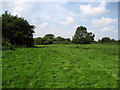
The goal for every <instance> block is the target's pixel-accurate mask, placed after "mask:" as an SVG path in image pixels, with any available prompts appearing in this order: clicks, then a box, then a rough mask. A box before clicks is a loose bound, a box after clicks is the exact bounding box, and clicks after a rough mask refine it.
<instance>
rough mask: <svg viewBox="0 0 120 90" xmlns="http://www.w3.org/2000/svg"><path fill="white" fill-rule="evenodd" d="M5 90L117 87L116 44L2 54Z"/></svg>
mask: <svg viewBox="0 0 120 90" xmlns="http://www.w3.org/2000/svg"><path fill="white" fill-rule="evenodd" d="M2 64H3V66H2V72H3V74H2V75H3V76H2V78H3V80H2V81H3V88H15V87H16V88H117V87H118V83H117V82H118V76H117V75H118V46H117V45H105V44H104V45H102V44H89V45H74V44H71V45H65V44H61V45H40V46H37V48H17V49H16V50H15V51H11V50H9V51H3V57H2Z"/></svg>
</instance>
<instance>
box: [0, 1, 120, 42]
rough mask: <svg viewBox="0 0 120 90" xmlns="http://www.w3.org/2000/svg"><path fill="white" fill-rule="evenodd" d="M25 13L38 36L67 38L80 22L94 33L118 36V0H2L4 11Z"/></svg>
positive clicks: (99, 35)
mask: <svg viewBox="0 0 120 90" xmlns="http://www.w3.org/2000/svg"><path fill="white" fill-rule="evenodd" d="M6 10H7V11H9V12H10V13H11V14H12V15H18V16H19V17H24V18H25V19H26V20H27V21H28V22H29V24H32V25H35V27H36V28H35V29H34V31H35V33H34V38H35V37H43V36H44V35H45V34H54V35H55V36H56V37H57V36H62V37H65V38H71V39H72V36H74V34H75V31H76V28H77V27H78V26H85V27H86V28H87V31H88V32H92V33H93V34H95V40H98V39H101V38H103V37H110V38H111V39H116V40H117V39H118V2H105V1H102V2H70V1H68V0H65V1H64V2H23V0H19V1H18V2H3V3H2V11H0V12H1V14H2V13H4V12H5V11H6Z"/></svg>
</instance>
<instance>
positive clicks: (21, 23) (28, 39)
mask: <svg viewBox="0 0 120 90" xmlns="http://www.w3.org/2000/svg"><path fill="white" fill-rule="evenodd" d="M1 17H2V36H3V38H5V39H8V40H9V41H10V43H11V44H12V45H16V46H27V47H31V46H34V39H33V33H34V28H35V26H34V25H30V24H29V23H28V21H27V20H25V19H24V18H22V17H18V16H12V15H11V14H10V13H8V12H7V11H5V13H4V14H2V16H1Z"/></svg>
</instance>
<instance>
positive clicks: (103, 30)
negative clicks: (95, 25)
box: [100, 27, 113, 32]
mask: <svg viewBox="0 0 120 90" xmlns="http://www.w3.org/2000/svg"><path fill="white" fill-rule="evenodd" d="M112 30H113V28H112V27H104V28H102V29H101V30H100V31H102V32H106V31H112Z"/></svg>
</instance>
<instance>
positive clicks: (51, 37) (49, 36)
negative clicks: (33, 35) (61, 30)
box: [44, 34, 55, 39]
mask: <svg viewBox="0 0 120 90" xmlns="http://www.w3.org/2000/svg"><path fill="white" fill-rule="evenodd" d="M54 37H55V36H54V35H53V34H46V35H45V36H44V38H45V39H54Z"/></svg>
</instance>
